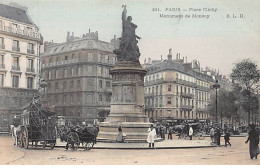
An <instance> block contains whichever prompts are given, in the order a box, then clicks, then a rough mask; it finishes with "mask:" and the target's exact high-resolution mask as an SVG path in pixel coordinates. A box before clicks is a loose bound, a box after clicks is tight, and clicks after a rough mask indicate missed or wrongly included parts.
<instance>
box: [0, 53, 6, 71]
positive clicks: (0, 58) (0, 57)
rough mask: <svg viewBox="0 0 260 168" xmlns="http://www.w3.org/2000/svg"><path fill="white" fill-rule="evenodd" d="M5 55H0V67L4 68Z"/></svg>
mask: <svg viewBox="0 0 260 168" xmlns="http://www.w3.org/2000/svg"><path fill="white" fill-rule="evenodd" d="M4 58H5V56H4V55H0V68H3V69H4V68H5V67H4V64H5V59H4Z"/></svg>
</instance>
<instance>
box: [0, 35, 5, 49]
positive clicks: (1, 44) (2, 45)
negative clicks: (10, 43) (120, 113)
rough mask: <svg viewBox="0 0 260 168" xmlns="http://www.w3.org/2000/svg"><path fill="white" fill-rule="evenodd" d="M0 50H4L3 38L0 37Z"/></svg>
mask: <svg viewBox="0 0 260 168" xmlns="http://www.w3.org/2000/svg"><path fill="white" fill-rule="evenodd" d="M0 48H1V49H5V44H4V38H3V37H0Z"/></svg>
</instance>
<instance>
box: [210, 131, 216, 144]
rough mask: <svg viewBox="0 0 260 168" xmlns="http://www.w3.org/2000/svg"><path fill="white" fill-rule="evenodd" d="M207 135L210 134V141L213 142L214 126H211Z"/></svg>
mask: <svg viewBox="0 0 260 168" xmlns="http://www.w3.org/2000/svg"><path fill="white" fill-rule="evenodd" d="M209 135H210V138H211V142H212V143H213V142H214V135H215V129H214V127H212V128H211V129H210V131H209Z"/></svg>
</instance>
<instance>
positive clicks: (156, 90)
mask: <svg viewBox="0 0 260 168" xmlns="http://www.w3.org/2000/svg"><path fill="white" fill-rule="evenodd" d="M155 92H156V93H155V94H156V95H158V86H156V89H155Z"/></svg>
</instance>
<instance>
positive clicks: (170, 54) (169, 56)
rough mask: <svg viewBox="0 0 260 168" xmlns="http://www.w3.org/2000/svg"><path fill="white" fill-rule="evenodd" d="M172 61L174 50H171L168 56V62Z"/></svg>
mask: <svg viewBox="0 0 260 168" xmlns="http://www.w3.org/2000/svg"><path fill="white" fill-rule="evenodd" d="M171 60H172V49H171V48H170V49H169V54H168V61H171Z"/></svg>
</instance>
